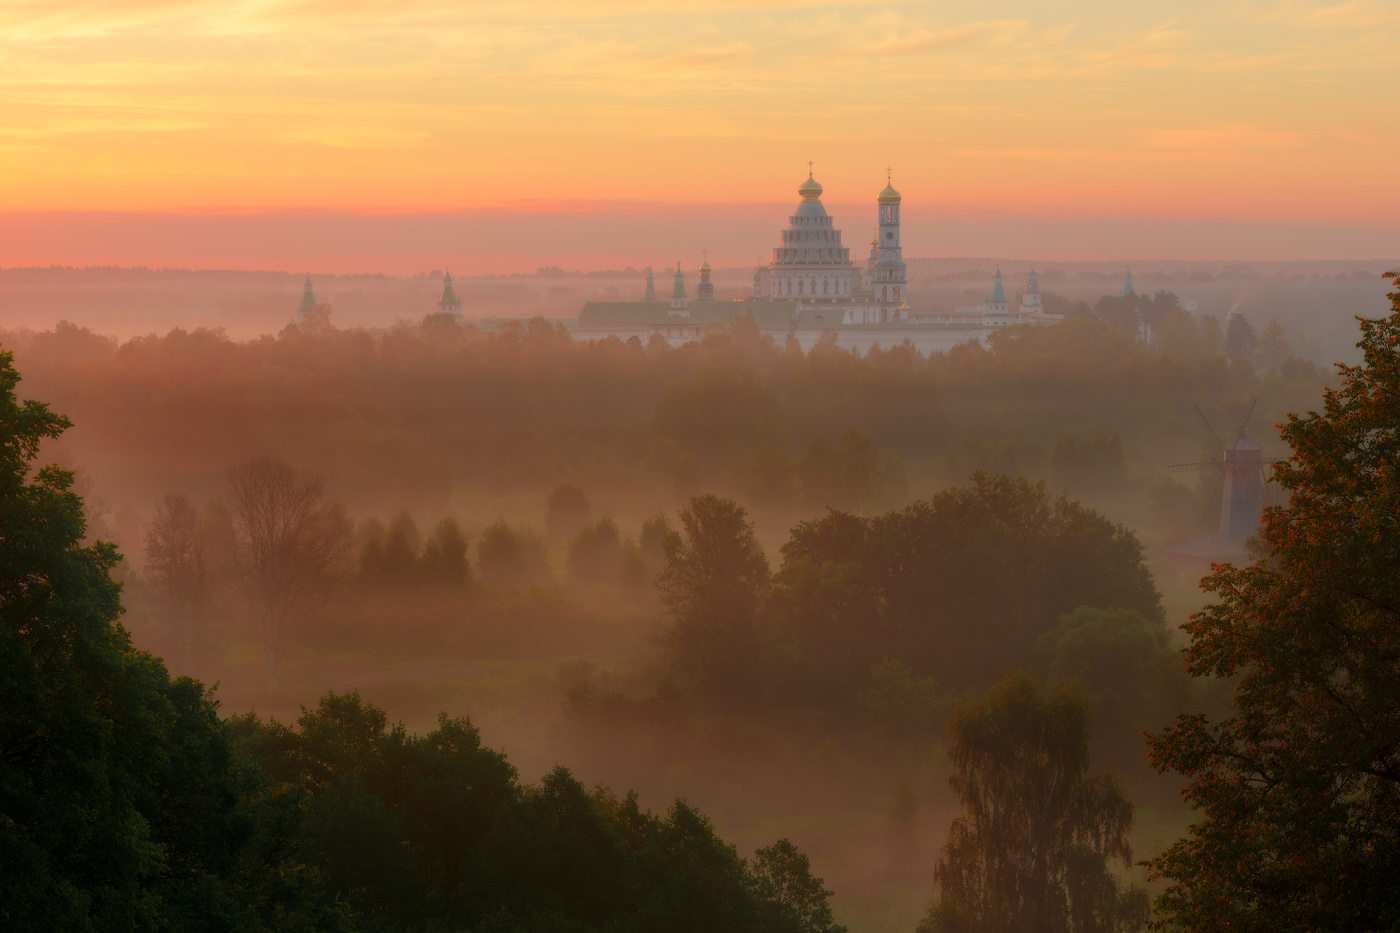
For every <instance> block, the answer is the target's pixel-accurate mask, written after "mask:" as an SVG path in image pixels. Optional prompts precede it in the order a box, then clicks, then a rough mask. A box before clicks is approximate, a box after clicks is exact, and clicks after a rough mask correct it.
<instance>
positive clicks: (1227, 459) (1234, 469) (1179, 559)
mask: <svg viewBox="0 0 1400 933" xmlns="http://www.w3.org/2000/svg"><path fill="white" fill-rule="evenodd" d="M1257 404H1259V401H1258V399H1255V401H1254V402H1252V403H1251V404H1250V406H1249V411H1247V412H1246V413H1245V416H1244V419H1243V420H1242V421H1241V422H1240V426H1239V429H1238V430H1236V431H1235V438H1234V440H1233V441H1231V442H1230V443H1229V444H1226V443H1224V442H1223V441H1222V440H1221V439H1220V435H1218V434H1216V433H1215V429H1214V428H1212V427H1211V425H1210V422H1209V421H1208V420H1206V416H1205V415H1204V414H1203V413H1202V412H1201V409H1200V406H1197V407H1196V414H1197V415H1199V416H1200V419H1201V423H1202V424H1204V425H1205V426H1206V430H1207V431H1208V432H1210V436H1211V438H1212V439H1214V441H1215V446H1216V449H1217V450H1219V451H1220V453H1219V455H1218V456H1216V457H1215V458H1213V459H1210V460H1204V461H1200V462H1197V463H1177V464H1173V465H1171V466H1169V467H1167V470H1168V471H1169V472H1172V473H1182V472H1185V471H1188V470H1213V471H1215V472H1216V473H1217V474H1218V476H1217V478H1216V482H1215V488H1216V489H1218V490H1220V526H1219V530H1218V531H1217V532H1216V533H1215V534H1213V535H1206V536H1205V537H1204V538H1197V539H1196V540H1195V541H1188V542H1186V543H1185V544H1179V545H1177V546H1176V547H1174V548H1168V549H1167V556H1168V557H1170V558H1172V559H1173V561H1174V562H1176V563H1180V564H1183V565H1195V564H1197V563H1202V562H1204V564H1205V565H1206V566H1207V567H1208V565H1209V563H1210V561H1224V560H1229V559H1232V558H1238V557H1242V556H1244V555H1245V553H1246V551H1245V547H1244V542H1245V540H1246V539H1248V538H1249V536H1250V535H1252V534H1254V533H1255V532H1256V531H1257V530H1258V529H1259V517H1260V515H1261V514H1262V513H1263V511H1264V483H1265V482H1266V481H1267V479H1268V476H1267V470H1268V468H1269V466H1270V465H1272V464H1274V463H1277V462H1278V460H1279V458H1278V457H1265V456H1264V449H1263V448H1262V447H1260V446H1259V445H1258V444H1256V443H1254V442H1253V441H1251V440H1249V439H1248V438H1246V437H1245V436H1244V431H1245V428H1246V427H1247V426H1248V425H1249V418H1250V416H1251V415H1253V414H1254V406H1255V405H1257ZM1214 499H1215V492H1214V491H1212V492H1211V495H1210V497H1209V499H1208V500H1207V501H1213V500H1214Z"/></svg>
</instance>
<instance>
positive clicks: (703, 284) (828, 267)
mask: <svg viewBox="0 0 1400 933" xmlns="http://www.w3.org/2000/svg"><path fill="white" fill-rule="evenodd" d="M822 192H823V188H822V186H821V183H820V182H818V181H817V180H816V178H815V177H814V176H813V173H812V164H811V163H808V171H807V178H806V179H805V180H804V181H802V183H801V184H799V185H798V186H797V194H798V196H799V197H800V198H801V200H800V201H798V204H797V209H796V210H795V211H794V212H793V213H792V214H791V215H790V216H789V217H788V225H787V228H786V229H785V230H781V231H780V232H779V235H778V245H777V246H775V247H774V248H773V254H772V258H771V260H770V261H769V263H768V265H767V266H766V267H764V266H760V267H759V268H757V269H755V270H754V274H753V292H752V294H751V295H749V296H747V297H745V298H744V299H742V300H738V301H716V300H715V297H714V294H715V290H714V284H713V283H712V282H711V280H710V276H711V268H710V263H709V259H708V257H706V258H705V259H704V260H703V261H702V263H701V265H700V268H699V281H698V283H697V284H696V288H695V297H694V299H692V298H691V297H690V294H689V292H688V290H687V288H686V282H685V271H684V269H683V268H682V265H681V263H680V262H677V263H676V268H675V271H674V273H673V277H674V284H673V287H672V290H671V296H670V299H669V300H663V299H661V298H659V297H658V295H657V292H656V282H655V279H654V277H653V275H652V273H651V271H650V270H648V271H647V280H646V288H645V291H644V292H643V294H642V298H641V300H640V301H589V302H586V303H585V304H584V306H583V308H582V309H581V310H580V311H579V315H578V318H577V319H576V320H575V321H574V324H573V326H572V327H571V328H570V331H571V333H572V334H573V335H574V338H575V339H577V340H600V339H604V338H607V337H617V338H619V339H622V340H628V339H631V338H633V337H636V338H638V339H639V340H641V341H642V342H643V343H645V342H647V341H649V340H651V339H652V338H653V337H660V338H662V339H664V340H665V341H666V342H667V343H670V344H672V345H679V344H682V343H686V342H689V341H693V340H699V339H701V338H702V337H703V336H704V334H705V331H706V328H707V327H711V326H714V325H724V324H727V323H728V322H729V321H730V320H732V319H733V318H734V317H736V316H739V315H752V316H753V318H754V320H755V322H756V323H757V324H758V327H759V330H760V331H761V332H762V333H764V334H765V335H767V336H769V337H772V338H773V339H774V340H775V341H776V342H777V343H778V344H779V345H780V346H781V345H785V344H786V343H787V342H788V341H790V340H796V341H797V343H798V345H799V346H801V348H802V349H803V350H804V351H805V350H809V349H811V347H812V346H814V345H815V344H816V343H817V341H818V340H821V339H823V338H828V339H831V338H834V340H835V342H836V345H837V346H839V347H842V348H844V349H850V350H856V351H858V352H861V353H865V352H869V350H870V349H871V348H872V347H876V346H882V347H892V346H896V345H899V344H902V343H906V342H907V343H910V344H912V345H913V346H914V347H915V348H916V349H918V350H919V351H920V352H921V353H931V352H944V351H946V350H949V349H951V348H953V347H954V346H957V345H958V344H961V343H967V342H968V341H982V340H985V338H986V335H987V334H989V333H991V332H992V331H993V330H994V329H996V328H998V327H1003V326H1007V325H1011V324H1032V325H1049V324H1054V323H1057V322H1058V321H1059V320H1060V318H1059V316H1058V315H1051V314H1046V313H1045V312H1044V309H1043V307H1042V306H1041V301H1040V288H1039V286H1038V285H1037V283H1036V279H1035V272H1034V271H1032V272H1031V273H1030V277H1029V281H1028V282H1027V285H1026V290H1025V293H1024V294H1023V295H1022V298H1021V303H1020V306H1019V307H1018V308H1017V310H1015V311H1012V310H1011V307H1010V302H1008V301H1007V298H1006V293H1005V288H1004V287H1003V285H1002V281H1001V270H1000V269H998V270H997V272H996V279H995V282H994V284H993V287H992V291H991V293H990V294H989V295H988V296H987V298H986V300H985V301H984V302H983V303H982V304H981V305H980V306H974V307H969V308H958V309H957V310H956V311H951V312H949V311H919V310H915V309H914V308H913V307H911V305H910V301H909V274H908V268H907V267H906V266H905V263H904V256H903V243H902V240H901V236H900V216H899V213H900V206H901V203H902V201H903V199H902V197H901V196H900V193H899V192H898V191H896V190H895V187H894V184H893V181H892V179H891V177H890V175H889V174H888V173H887V174H886V178H885V187H884V189H883V190H882V191H880V193H879V194H877V195H876V196H875V220H876V233H875V237H874V239H873V240H872V241H871V243H870V255H869V256H868V257H867V258H866V260H865V261H864V262H863V263H858V262H856V261H853V260H852V259H851V249H850V247H849V246H846V245H844V244H843V243H842V242H841V231H840V230H839V229H838V228H837V227H836V224H835V221H834V219H833V218H832V216H831V215H830V214H828V213H827V210H826V207H825V205H823V204H822V200H821V199H822ZM828 335H830V337H828Z"/></svg>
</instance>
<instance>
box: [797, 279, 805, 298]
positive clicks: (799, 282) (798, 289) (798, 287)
mask: <svg viewBox="0 0 1400 933" xmlns="http://www.w3.org/2000/svg"><path fill="white" fill-rule="evenodd" d="M802 285H803V282H802V280H801V279H798V280H797V294H799V295H802V294H805V292H803V291H802Z"/></svg>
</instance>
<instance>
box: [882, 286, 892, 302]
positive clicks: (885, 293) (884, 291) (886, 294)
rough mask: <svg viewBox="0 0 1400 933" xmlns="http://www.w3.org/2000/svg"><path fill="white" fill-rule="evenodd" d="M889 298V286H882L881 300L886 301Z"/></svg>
mask: <svg viewBox="0 0 1400 933" xmlns="http://www.w3.org/2000/svg"><path fill="white" fill-rule="evenodd" d="M888 297H890V290H889V286H887V285H881V286H880V300H881V301H884V300H885V299H886V298H888Z"/></svg>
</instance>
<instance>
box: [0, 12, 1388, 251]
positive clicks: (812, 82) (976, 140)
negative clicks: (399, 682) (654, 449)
mask: <svg viewBox="0 0 1400 933" xmlns="http://www.w3.org/2000/svg"><path fill="white" fill-rule="evenodd" d="M699 6H703V11H702V12H694V11H692V10H691V9H689V8H687V10H686V11H684V12H678V11H677V9H676V7H677V5H676V4H674V3H659V2H646V0H597V2H590V3H587V4H580V3H568V4H564V3H559V4H548V3H544V4H529V5H527V4H514V5H507V4H499V3H472V2H466V3H462V2H445V0H396V2H389V0H336V2H331V0H220V2H210V0H86V2H84V0H75V2H63V0H11V2H9V3H6V4H3V5H0V100H3V108H2V109H0V113H3V115H4V118H3V120H0V212H11V216H10V217H9V218H8V219H7V220H6V221H5V222H6V223H7V224H8V225H9V226H10V227H13V226H14V224H15V223H16V222H17V221H16V219H15V216H14V215H13V213H12V212H17V211H18V212H48V211H72V210H99V211H105V210H117V211H160V212H168V211H175V212H190V211H193V212H196V213H209V212H211V211H213V212H215V213H219V212H226V211H234V212H246V211H266V210H286V209H306V208H310V209H332V210H341V211H352V212H369V213H390V214H402V213H414V212H423V211H447V212H460V211H463V210H468V211H470V210H481V209H493V210H494V209H501V208H504V209H506V210H510V211H519V212H523V213H530V212H537V211H538V212H543V213H542V214H541V216H551V215H553V214H555V213H557V212H561V211H562V212H584V213H589V214H593V213H601V214H602V215H607V214H608V213H609V212H612V213H616V211H617V210H618V209H619V208H620V209H621V210H622V211H623V212H624V213H626V212H628V211H631V212H637V211H640V212H641V213H647V212H648V211H649V210H651V209H653V207H654V206H655V205H658V204H678V205H705V204H714V205H733V204H741V205H742V204H745V203H755V204H757V203H761V204H768V205H774V204H785V203H786V202H787V201H789V200H792V199H793V194H792V189H793V187H794V186H795V184H796V182H797V181H799V180H800V179H801V177H802V169H803V168H804V167H805V163H806V162H807V160H808V159H812V160H814V161H815V162H816V164H817V177H818V178H819V179H820V180H821V181H822V183H823V184H824V185H825V186H826V188H827V198H828V200H831V201H833V202H839V203H843V204H860V203H865V202H866V201H868V200H869V199H870V198H871V197H872V196H873V193H874V192H875V191H877V190H878V189H879V188H880V187H881V186H882V185H883V183H884V177H883V176H884V168H885V166H886V165H892V166H894V171H895V183H896V185H897V186H898V187H899V188H900V190H901V191H902V192H903V193H904V195H905V199H906V204H907V205H909V207H910V209H911V210H912V209H915V208H918V209H923V210H925V211H928V212H951V213H955V214H967V213H969V212H971V213H979V212H991V213H995V214H1002V215H1017V216H1021V215H1025V216H1030V217H1037V218H1057V217H1061V218H1102V219H1106V220H1112V219H1115V218H1117V219H1124V218H1127V219H1132V218H1178V219H1181V218H1217V219H1219V218H1224V219H1225V220H1227V221H1229V222H1231V223H1238V224H1244V225H1246V227H1247V226H1248V225H1258V224H1280V223H1282V224H1289V225H1296V224H1304V225H1309V224H1311V225H1315V226H1316V227H1317V228H1318V229H1324V228H1326V229H1336V228H1346V229H1349V230H1352V231H1358V230H1360V231H1366V230H1378V231H1380V234H1379V235H1378V238H1377V240H1376V245H1375V247H1374V249H1372V250H1371V251H1370V252H1371V254H1372V255H1382V254H1386V253H1387V251H1388V252H1389V254H1391V255H1393V254H1396V253H1400V248H1397V243H1396V239H1395V237H1394V236H1392V234H1393V233H1394V232H1395V231H1396V230H1400V173H1397V172H1396V171H1395V165H1396V164H1397V155H1396V153H1397V152H1400V145H1397V144H1400V129H1397V124H1396V121H1395V117H1394V95H1395V91H1396V89H1397V88H1400V54H1397V52H1396V50H1395V45H1394V39H1393V37H1394V35H1395V34H1396V30H1397V28H1400V3H1397V2H1395V0H1358V2H1343V3H1312V2H1233V0H1223V2H1221V0H1216V2H1210V3H1206V2H1183V3H1176V4H1171V5H1170V6H1171V7H1172V11H1171V12H1170V13H1166V12H1161V8H1160V7H1159V6H1158V5H1149V4H1122V3H1121V2H1113V3H1109V2H1077V3H1075V2H1064V3H1058V4H1046V3H1032V2H1000V0H997V2H991V3H988V2H980V3H971V2H968V3H957V2H949V3H936V4H935V3H920V4H899V3H893V4H867V3H835V4H830V5H819V4H796V3H782V2H764V0H753V2H745V3H731V2H717V3H713V2H712V3H707V4H703V5H697V7H699ZM608 205H611V206H612V207H608ZM785 213H786V208H781V209H779V210H778V215H777V217H776V218H775V219H774V220H773V221H771V222H770V221H765V223H764V229H768V228H770V227H774V226H775V224H776V223H778V222H779V221H781V219H782V215H783V214H785ZM838 219H840V218H838ZM860 223H863V220H861V221H860V222H857V219H856V218H852V219H851V220H850V222H848V223H847V224H846V226H847V227H848V228H857V227H859V225H860ZM1110 228H1111V224H1110V226H1109V227H1105V228H1104V229H1105V230H1108V229H1110ZM1241 229H1244V228H1241ZM848 239H850V238H849V237H848ZM1362 239H1363V242H1365V238H1364V236H1363V237H1362ZM1324 240H1325V237H1324ZM1091 241H1092V238H1090V239H1089V240H1086V241H1085V244H1086V245H1085V246H1084V249H1086V250H1090V251H1092V249H1093V247H1092V246H1090V245H1088V244H1089V243H1090V242H1091ZM1387 244H1388V245H1387ZM709 245H711V246H712V247H715V244H709ZM1188 246H1189V243H1187V242H1186V241H1183V242H1182V244H1181V249H1183V250H1184V249H1187V247H1188ZM748 248H749V247H748V245H747V244H745V246H744V250H745V251H747V250H748ZM1322 248H1323V247H1319V249H1322ZM157 251H158V250H157ZM516 251H518V250H516ZM910 251H911V252H912V253H914V254H920V252H921V251H920V250H919V249H918V246H917V244H915V243H911V244H910ZM1081 251H1082V250H1081ZM575 252H577V253H579V254H585V253H590V252H593V253H609V252H616V251H615V250H609V249H607V248H605V247H603V248H599V247H598V246H597V245H596V244H595V245H594V248H593V249H591V250H576V251H575ZM746 254H747V253H746ZM51 258H52V259H53V261H60V262H61V261H79V260H80V259H81V257H77V256H70V257H64V256H60V255H55V256H53V257H51ZM18 259H20V257H19V256H6V255H0V265H13V264H15V261H16V260H18ZM26 261H27V258H26ZM151 261H152V262H159V261H161V257H159V256H152V257H151Z"/></svg>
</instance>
